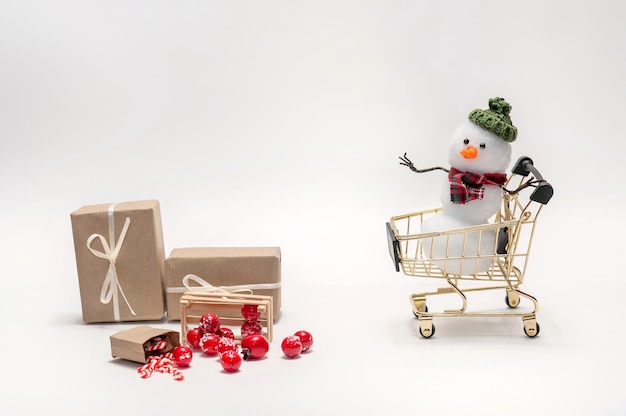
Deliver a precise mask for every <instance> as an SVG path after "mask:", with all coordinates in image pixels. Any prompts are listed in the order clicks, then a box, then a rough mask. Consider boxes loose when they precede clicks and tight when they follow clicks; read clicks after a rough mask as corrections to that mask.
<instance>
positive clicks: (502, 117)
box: [469, 97, 517, 142]
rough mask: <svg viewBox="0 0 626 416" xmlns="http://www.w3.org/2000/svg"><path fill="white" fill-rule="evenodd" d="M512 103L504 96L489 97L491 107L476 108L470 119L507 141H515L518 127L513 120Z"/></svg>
mask: <svg viewBox="0 0 626 416" xmlns="http://www.w3.org/2000/svg"><path fill="white" fill-rule="evenodd" d="M510 112H511V104H509V103H507V102H506V101H504V98H500V97H496V98H490V99H489V109H488V110H481V109H479V108H477V109H476V110H474V111H472V112H471V113H469V119H470V121H471V122H472V123H474V124H477V125H478V126H480V127H482V128H483V129H485V130H488V131H490V132H492V133H493V134H495V135H496V136H498V137H500V138H501V139H502V140H504V141H507V142H513V141H515V139H516V138H517V128H516V127H515V126H514V125H513V123H512V122H511V117H509V113H510Z"/></svg>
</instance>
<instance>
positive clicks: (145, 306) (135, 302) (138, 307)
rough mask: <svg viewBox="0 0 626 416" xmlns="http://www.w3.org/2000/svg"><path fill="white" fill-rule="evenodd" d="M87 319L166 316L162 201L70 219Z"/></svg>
mask: <svg viewBox="0 0 626 416" xmlns="http://www.w3.org/2000/svg"><path fill="white" fill-rule="evenodd" d="M70 217H71V220H72V232H73V235H74V250H75V252H76V268H77V272H78V283H79V288H80V297H81V305H82V312H83V320H84V321H85V322H87V323H94V322H126V321H153V320H161V319H163V317H164V316H165V303H164V296H163V277H164V270H163V267H164V261H165V249H164V244H163V229H162V224H161V212H160V207H159V202H158V201H157V200H146V201H133V202H123V203H115V204H101V205H88V206H84V207H82V208H80V209H78V210H76V211H74V212H72V213H71V215H70Z"/></svg>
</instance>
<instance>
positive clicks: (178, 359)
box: [172, 345, 193, 367]
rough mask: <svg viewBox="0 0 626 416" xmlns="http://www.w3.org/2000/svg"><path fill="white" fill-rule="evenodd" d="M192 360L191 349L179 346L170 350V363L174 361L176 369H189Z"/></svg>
mask: <svg viewBox="0 0 626 416" xmlns="http://www.w3.org/2000/svg"><path fill="white" fill-rule="evenodd" d="M192 358H193V352H192V351H191V348H189V347H188V346H186V345H179V346H178V347H176V348H174V349H173V350H172V361H174V363H176V365H177V366H178V367H189V364H190V363H191V359H192Z"/></svg>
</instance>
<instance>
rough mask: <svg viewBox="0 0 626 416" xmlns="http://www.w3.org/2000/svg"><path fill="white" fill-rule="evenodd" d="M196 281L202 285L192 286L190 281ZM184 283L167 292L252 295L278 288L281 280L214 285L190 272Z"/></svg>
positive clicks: (170, 288)
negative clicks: (255, 292) (258, 291)
mask: <svg viewBox="0 0 626 416" xmlns="http://www.w3.org/2000/svg"><path fill="white" fill-rule="evenodd" d="M191 281H194V282H196V283H197V284H199V285H200V286H191V285H190V282H191ZM183 285H185V287H168V288H167V289H165V290H166V292H167V293H184V292H188V291H189V292H209V293H247V294H249V295H251V294H252V293H253V291H254V290H263V289H278V288H279V287H280V282H276V283H254V284H249V285H234V286H213V285H212V284H211V283H209V282H207V281H206V280H204V279H203V278H201V277H198V276H196V275H195V274H188V275H187V276H185V277H183Z"/></svg>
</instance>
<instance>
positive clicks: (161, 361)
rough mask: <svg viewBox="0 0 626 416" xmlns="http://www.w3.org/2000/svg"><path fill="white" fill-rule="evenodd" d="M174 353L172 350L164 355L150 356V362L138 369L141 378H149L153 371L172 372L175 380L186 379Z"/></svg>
mask: <svg viewBox="0 0 626 416" xmlns="http://www.w3.org/2000/svg"><path fill="white" fill-rule="evenodd" d="M173 357H174V355H173V354H172V353H170V352H168V353H167V354H162V355H152V356H150V357H148V362H147V363H146V364H144V365H143V366H141V367H139V368H138V369H137V372H138V373H139V376H140V377H141V378H148V377H150V376H151V375H152V373H153V372H155V371H156V372H157V373H167V374H171V375H172V377H173V378H174V380H176V381H182V380H184V379H185V377H184V375H183V372H182V371H180V370H179V369H178V367H177V366H176V363H174V361H173Z"/></svg>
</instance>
